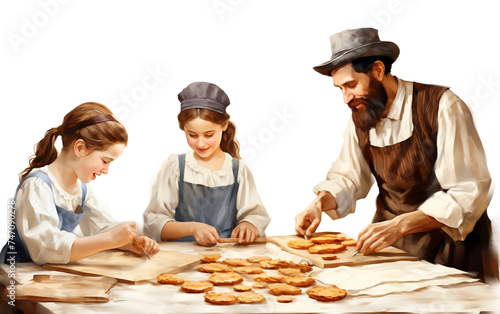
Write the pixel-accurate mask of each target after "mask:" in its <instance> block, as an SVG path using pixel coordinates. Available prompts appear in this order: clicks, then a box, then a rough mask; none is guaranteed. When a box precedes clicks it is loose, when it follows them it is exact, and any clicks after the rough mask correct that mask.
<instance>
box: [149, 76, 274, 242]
mask: <svg viewBox="0 0 500 314" xmlns="http://www.w3.org/2000/svg"><path fill="white" fill-rule="evenodd" d="M178 97H179V101H180V102H181V112H180V113H179V115H178V117H177V118H178V120H179V127H180V129H181V130H183V131H184V132H185V134H186V140H187V143H188V145H189V147H191V149H192V151H190V152H188V153H186V154H181V155H177V154H172V155H170V156H169V157H168V158H167V160H166V161H165V162H164V163H163V165H162V167H161V168H160V171H159V172H158V175H157V178H156V182H155V184H154V186H153V193H152V196H151V201H150V204H149V206H148V208H147V209H146V211H145V212H144V230H145V232H146V233H147V234H148V235H149V236H151V237H152V238H153V239H156V240H162V241H167V240H180V241H195V240H196V241H197V242H198V243H200V244H202V245H214V244H216V243H217V242H220V241H221V240H220V239H221V238H229V237H231V238H238V239H239V240H238V241H239V242H240V243H249V242H253V241H255V240H256V239H257V238H258V237H259V236H260V237H263V236H264V235H265V233H264V230H265V228H266V227H267V225H268V224H269V222H270V220H271V219H270V217H269V215H268V214H267V211H266V209H265V208H264V205H263V204H262V201H261V200H260V197H259V195H258V193H257V189H256V187H255V181H254V179H253V176H252V173H251V172H250V170H249V168H248V165H247V164H246V163H245V162H244V161H243V160H241V159H240V155H239V144H238V141H237V140H236V138H235V134H236V127H235V125H234V123H232V122H231V121H229V114H227V113H226V107H227V106H228V105H229V98H228V96H227V95H226V93H225V92H224V91H223V90H222V89H220V88H219V87H218V86H217V85H215V84H211V83H206V82H195V83H191V84H190V85H188V86H187V87H186V88H185V89H184V90H182V92H181V93H180V94H179V96H178Z"/></svg>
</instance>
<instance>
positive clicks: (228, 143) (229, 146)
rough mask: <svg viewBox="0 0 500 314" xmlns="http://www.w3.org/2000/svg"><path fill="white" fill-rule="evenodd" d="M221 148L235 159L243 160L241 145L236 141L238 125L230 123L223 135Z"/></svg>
mask: <svg viewBox="0 0 500 314" xmlns="http://www.w3.org/2000/svg"><path fill="white" fill-rule="evenodd" d="M220 148H221V149H222V151H224V152H226V153H228V154H229V155H231V156H232V157H233V158H236V159H241V157H240V143H238V140H237V139H236V125H235V124H234V123H233V122H231V121H228V125H227V129H226V131H224V133H222V141H221V142H220Z"/></svg>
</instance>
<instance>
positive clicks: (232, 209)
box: [175, 154, 239, 242]
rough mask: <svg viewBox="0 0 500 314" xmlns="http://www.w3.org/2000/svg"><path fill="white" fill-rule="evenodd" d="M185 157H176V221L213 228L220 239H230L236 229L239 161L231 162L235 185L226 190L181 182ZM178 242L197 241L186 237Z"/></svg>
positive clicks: (183, 155)
mask: <svg viewBox="0 0 500 314" xmlns="http://www.w3.org/2000/svg"><path fill="white" fill-rule="evenodd" d="M185 165H186V154H181V155H179V172H180V177H179V205H177V208H176V209H175V220H176V221H197V222H203V223H206V224H207V225H210V226H213V227H215V229H217V232H218V233H219V236H220V237H221V238H229V237H231V233H232V232H233V229H234V228H235V227H236V226H237V225H238V221H237V219H236V214H237V210H236V196H237V195H238V187H239V184H238V169H239V160H238V159H236V158H233V176H234V183H233V184H231V185H226V186H217V187H207V186H204V185H201V184H193V183H188V182H184V168H185ZM177 241H184V242H187V241H196V240H195V238H194V237H193V236H187V237H183V238H180V239H177Z"/></svg>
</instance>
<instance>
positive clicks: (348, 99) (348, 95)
mask: <svg viewBox="0 0 500 314" xmlns="http://www.w3.org/2000/svg"><path fill="white" fill-rule="evenodd" d="M342 96H343V97H344V103H345V104H346V105H347V104H349V103H350V102H351V101H352V100H353V99H354V98H355V97H354V95H353V93H351V92H349V91H345V92H343V93H342Z"/></svg>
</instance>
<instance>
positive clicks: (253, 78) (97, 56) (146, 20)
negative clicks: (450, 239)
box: [0, 0, 500, 243]
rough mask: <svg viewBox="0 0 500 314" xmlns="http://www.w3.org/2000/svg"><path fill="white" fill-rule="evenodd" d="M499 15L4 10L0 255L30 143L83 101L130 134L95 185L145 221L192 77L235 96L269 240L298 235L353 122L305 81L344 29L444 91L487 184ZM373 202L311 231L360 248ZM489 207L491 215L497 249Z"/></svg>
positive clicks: (276, 9) (498, 218)
mask: <svg viewBox="0 0 500 314" xmlns="http://www.w3.org/2000/svg"><path fill="white" fill-rule="evenodd" d="M494 3H495V2H494V1H474V2H472V1H467V2H466V1H439V2H437V1H402V0H401V1H399V0H380V1H290V0H286V1H284V0H280V1H258V0H253V1H251V0H206V1H205V0H204V1H202V0H198V1H192V0H191V1H180V0H178V1H126V0H119V1H118V0H115V1H97V0H87V1H62V0H61V1H56V0H40V1H9V2H6V1H3V2H2V4H1V5H0V23H1V26H2V27H1V34H0V35H1V36H0V38H1V39H0V49H1V58H0V91H1V93H0V99H1V104H2V105H1V106H2V107H1V108H2V111H1V120H2V121H1V123H0V128H1V130H0V134H1V143H0V145H1V149H2V151H1V167H2V168H1V173H2V177H1V181H0V184H1V185H0V208H1V211H0V217H2V218H1V221H0V222H1V223H0V240H1V243H4V242H5V239H6V223H5V221H4V219H5V217H6V215H5V213H6V211H7V200H8V198H9V197H12V196H13V194H14V191H15V188H16V185H17V183H18V173H19V172H20V171H22V170H23V169H24V168H25V167H27V165H28V157H29V156H30V155H31V154H32V153H33V146H34V145H35V144H36V143H37V142H38V141H39V140H40V139H41V138H42V137H43V135H44V133H45V131H46V130H48V129H49V128H51V127H57V126H59V125H60V124H61V122H62V119H63V117H64V115H65V114H66V113H67V112H69V111H70V110H71V109H73V108H74V107H75V106H77V105H79V104H80V103H83V102H87V101H95V102H100V103H103V104H105V105H107V106H108V107H110V108H111V109H112V110H114V112H115V114H116V115H117V116H118V118H119V119H120V120H122V122H123V123H124V125H125V126H126V128H127V130H128V132H129V135H130V140H129V145H128V147H127V149H126V150H125V152H124V153H123V155H122V157H120V158H119V159H118V160H117V161H116V162H114V163H112V164H111V167H110V173H109V174H108V175H107V176H103V177H100V178H98V179H97V181H95V182H93V183H92V184H93V185H95V187H96V189H97V190H98V192H99V194H100V195H101V196H102V197H103V198H104V200H105V201H106V202H107V203H108V204H109V207H110V211H111V213H112V215H113V216H114V217H115V218H117V219H119V220H121V221H125V220H135V221H137V222H138V223H142V213H143V211H144V209H145V208H146V206H147V204H148V201H149V194H150V189H151V184H152V181H153V179H154V176H155V173H156V171H157V169H158V167H159V165H160V164H161V163H162V161H163V160H164V159H165V158H166V157H167V156H168V155H169V154H170V153H174V152H175V153H182V152H184V151H186V150H187V149H188V146H187V144H186V142H185V138H184V134H183V132H181V131H180V130H179V128H178V125H177V119H176V117H177V113H178V111H179V102H178V100H177V94H178V93H179V92H180V91H181V90H182V88H184V87H185V86H186V85H187V84H189V83H191V82H193V81H199V80H203V81H208V82H213V83H216V84H218V85H219V86H220V87H222V88H223V89H224V90H225V91H226V92H227V94H228V95H229V97H230V99H231V106H229V108H228V112H229V113H230V114H231V119H232V121H234V122H235V123H236V125H237V128H238V133H237V138H238V139H239V141H240V142H241V144H242V156H243V158H245V159H246V160H247V161H248V162H249V163H250V166H251V169H252V171H253V174H254V177H255V179H256V183H257V187H258V191H259V193H260V196H261V198H262V200H263V202H264V204H265V205H266V207H267V210H268V211H269V213H270V215H271V217H272V222H271V224H270V225H269V227H268V229H267V233H268V235H285V234H293V233H294V217H295V215H296V214H297V213H298V212H300V211H301V210H303V209H304V208H305V207H306V206H307V205H308V204H309V203H310V202H311V201H312V199H313V198H314V194H313V193H312V187H313V186H314V185H315V184H317V183H318V182H320V181H321V180H323V179H324V177H325V175H326V172H327V171H328V169H329V166H330V164H331V163H332V162H333V161H334V160H335V159H336V157H337V154H338V152H339V150H340V147H341V145H342V133H343V130H344V127H345V125H346V122H347V120H348V119H349V116H350V111H349V109H348V107H347V106H346V105H345V104H343V102H342V98H341V95H340V92H339V91H337V90H335V89H334V87H333V85H332V82H331V79H330V78H328V77H325V76H322V75H319V74H317V73H316V72H314V71H313V70H312V66H314V65H317V64H319V63H322V62H324V61H326V60H328V59H329V58H330V44H329V36H330V35H332V34H333V33H336V32H339V31H342V30H344V29H347V28H357V27H365V26H371V27H376V28H378V29H379V35H380V37H381V39H382V40H389V41H394V42H396V43H397V44H398V45H399V47H400V49H401V55H400V57H399V59H398V60H397V61H396V63H395V64H394V66H393V73H394V74H395V75H397V76H398V77H400V78H402V79H405V80H411V81H419V82H423V83H434V84H441V85H446V86H450V87H451V88H452V90H453V91H454V92H455V93H456V94H458V95H459V96H460V97H461V98H462V99H464V100H465V101H466V102H467V103H468V104H469V106H470V107H471V110H472V112H473V115H474V118H475V121H476V126H477V128H478V131H479V134H480V136H481V138H482V140H483V145H484V148H485V151H486V155H487V158H488V166H489V169H490V172H491V174H492V177H493V180H494V181H496V180H498V177H499V174H500V169H499V165H498V162H497V161H498V160H499V159H500V156H499V150H498V149H497V146H498V124H497V123H498V122H499V119H498V117H499V114H500V110H499V107H500V103H499V100H500V71H499V70H500V63H499V62H498V54H499V49H498V48H499V34H498V30H499V29H500V21H499V18H498V8H497V7H498V6H496V5H494ZM151 72H157V74H156V76H151ZM158 72H159V73H158ZM155 78H156V79H155ZM127 97H128V98H129V99H131V101H132V102H129V103H126V102H124V100H123V99H125V98H127ZM376 191H377V189H376V188H373V189H372V192H371V193H370V195H369V196H368V198H367V199H365V200H361V201H359V202H358V205H357V212H356V213H355V214H353V215H349V216H348V217H347V218H345V219H342V220H339V221H332V220H331V219H329V218H328V217H327V216H324V220H323V223H322V225H321V226H320V229H319V230H333V231H343V232H347V233H349V234H351V235H353V236H356V235H357V233H358V232H359V231H360V229H361V228H362V227H364V226H365V225H366V224H368V223H369V222H370V221H371V217H372V216H373V213H374V208H375V204H374V197H375V195H376ZM498 199H499V197H498V195H494V196H493V199H492V202H491V205H490V207H489V215H490V217H491V218H492V220H493V222H494V229H495V232H496V234H497V236H498V232H499V231H498V230H499V227H498V226H499V224H500V213H499V209H500V208H499V203H500V201H499V200H498Z"/></svg>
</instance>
